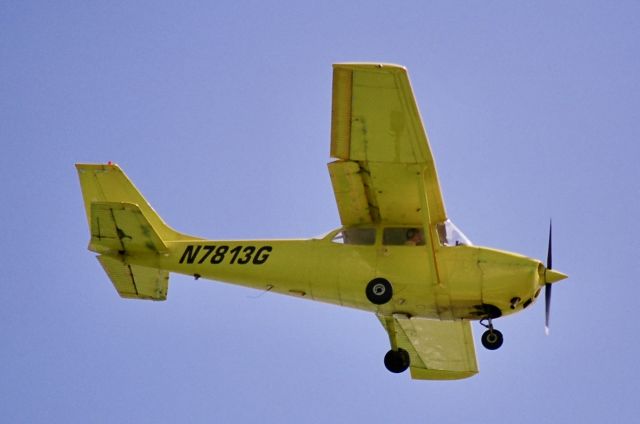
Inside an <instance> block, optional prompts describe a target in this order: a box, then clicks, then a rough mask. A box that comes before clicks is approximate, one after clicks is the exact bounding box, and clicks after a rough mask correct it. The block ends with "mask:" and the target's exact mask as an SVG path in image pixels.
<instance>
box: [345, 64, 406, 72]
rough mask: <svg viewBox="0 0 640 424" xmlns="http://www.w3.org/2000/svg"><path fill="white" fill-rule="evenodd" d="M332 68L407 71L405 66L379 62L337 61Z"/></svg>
mask: <svg viewBox="0 0 640 424" xmlns="http://www.w3.org/2000/svg"><path fill="white" fill-rule="evenodd" d="M333 69H349V70H352V71H353V70H380V69H384V70H387V71H399V72H407V68H406V67H404V66H402V65H397V64H395V63H381V62H339V63H334V64H333Z"/></svg>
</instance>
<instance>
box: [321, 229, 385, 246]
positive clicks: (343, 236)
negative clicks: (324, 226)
mask: <svg viewBox="0 0 640 424" xmlns="http://www.w3.org/2000/svg"><path fill="white" fill-rule="evenodd" d="M331 241H332V242H334V243H343V244H360V245H371V244H374V243H375V242H376V229H375V228H345V229H344V230H342V231H340V232H339V233H338V234H336V235H335V236H334V237H333V238H332V239H331Z"/></svg>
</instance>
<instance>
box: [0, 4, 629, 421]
mask: <svg viewBox="0 0 640 424" xmlns="http://www.w3.org/2000/svg"><path fill="white" fill-rule="evenodd" d="M211 3H214V4H211ZM318 3H320V2H318ZM638 16H640V4H639V3H638V2H633V1H628V2H627V1H619V2H615V3H612V2H590V1H573V2H572V1H563V2H535V3H533V2H523V1H522V2H521V1H513V2H500V1H467V2H451V1H440V2H432V1H389V2H376V1H349V2H346V1H342V2H339V1H327V2H321V4H312V3H311V2H287V1H282V2H280V1H279V2H269V1H254V2H250V1H234V2H231V1H217V2H195V1H187V2H163V1H153V2H151V1H147V2H143V1H141V2H124V1H122V2H117V1H116V2H89V3H88V2H29V1H25V2H22V1H20V2H18V1H5V2H3V3H2V4H1V5H0V143H1V145H2V152H3V154H2V155H1V156H0V177H1V178H0V181H1V184H2V195H3V198H4V207H3V208H2V209H0V218H1V221H0V222H2V223H3V237H2V238H1V239H0V240H2V241H1V243H0V249H1V252H0V253H1V254H2V262H1V263H2V268H3V273H2V275H3V278H2V283H1V284H0V337H1V338H2V342H1V343H0V376H2V378H1V379H0V416H2V417H3V420H6V421H7V422H154V423H158V422H185V421H187V422H265V421H266V422H312V423H315V422H318V423H319V422H353V421H365V420H366V421H368V422H390V421H392V420H393V421H396V422H439V423H449V422H452V423H453V422H463V421H464V422H488V421H491V422H496V423H500V422H513V421H517V422H520V423H534V422H535V423H538V422H568V421H572V422H602V421H603V420H608V421H610V420H614V421H616V422H628V421H633V420H635V419H636V416H637V412H638V411H639V408H638V405H637V381H638V378H639V377H640V372H639V371H638V367H637V365H636V361H637V358H638V355H639V354H640V342H639V341H638V338H637V337H638V336H637V335H638V330H639V326H638V324H637V321H636V320H635V316H634V313H633V311H634V308H635V307H636V304H637V299H638V296H639V295H640V293H639V289H638V284H637V278H638V274H639V271H640V270H639V269H638V263H639V261H638V259H639V252H640V249H639V243H638V237H639V235H640V231H639V230H640V223H639V221H638V219H637V217H638V216H639V213H640V202H639V195H640V184H639V182H638V176H639V174H640V172H639V171H638V156H639V153H640V148H639V147H638V138H639V136H640V115H639V111H640V80H639V78H638V75H640V47H639V43H638V40H640V25H638ZM340 61H374V62H392V63H399V64H402V65H405V66H407V67H408V69H409V73H410V77H411V80H412V83H413V87H414V91H415V94H416V98H417V101H418V104H419V106H420V108H421V111H422V115H423V118H424V121H425V125H426V127H427V131H428V134H429V137H430V140H431V147H432V150H433V152H434V155H435V158H436V162H437V165H438V171H439V176H440V180H441V184H442V191H443V195H444V199H445V203H446V205H447V210H448V212H449V215H450V216H451V217H452V218H453V220H454V221H455V222H456V223H457V225H458V226H459V227H460V228H461V229H462V230H463V231H464V232H465V233H466V234H467V235H468V236H469V237H470V238H471V240H473V241H474V242H475V243H476V244H479V245H486V246H493V247H498V248H502V249H506V250H512V251H516V252H521V253H524V254H526V255H529V256H533V257H537V258H543V257H544V256H545V253H546V242H547V239H546V238H547V226H548V220H549V218H550V217H553V220H554V265H555V266H556V267H557V268H558V269H560V270H562V271H563V272H566V273H568V274H569V275H570V279H569V280H566V281H563V282H562V283H561V284H558V285H557V286H556V287H555V289H554V298H553V310H552V330H551V335H550V336H549V337H545V336H544V331H543V321H544V311H543V309H544V308H543V304H542V302H540V303H537V304H536V305H535V306H534V307H532V308H531V309H529V310H527V311H526V312H525V313H522V314H518V315H515V316H511V317H507V318H505V319H503V320H498V321H497V322H496V325H497V326H498V328H499V329H500V330H501V331H502V332H503V333H504V334H505V344H504V346H503V347H502V348H501V349H500V350H498V351H495V352H489V351H486V350H484V349H483V348H482V347H480V346H478V349H477V352H478V359H479V364H480V368H481V372H480V374H479V375H478V376H475V377H473V378H471V379H468V380H463V381H457V382H420V381H412V380H410V379H409V377H408V375H400V376H397V375H391V374H390V373H388V372H387V371H386V370H385V369H384V366H383V364H382V357H383V355H384V353H385V352H386V350H387V349H388V345H387V344H388V341H387V337H386V334H385V333H384V331H383V329H382V328H381V326H380V324H379V323H378V322H377V320H376V319H375V318H374V317H373V316H372V315H370V314H367V313H364V312H360V311H354V310H347V309H341V308H338V307H335V306H329V305H324V304H316V303H312V302H307V301H303V300H299V299H293V298H287V297H279V296H277V295H269V294H266V295H263V296H260V297H257V295H259V293H257V292H255V291H251V290H248V289H244V288H241V287H234V286H230V285H225V284H218V283H213V282H206V281H203V280H200V281H197V282H195V281H193V280H192V279H189V278H186V277H182V276H177V275H174V276H172V278H171V285H170V289H169V299H168V301H167V302H164V303H152V302H142V301H125V300H122V299H120V298H119V297H118V296H117V294H116V293H115V291H114V290H113V288H112V286H111V283H110V282H109V281H108V279H107V277H106V275H105V274H104V273H103V271H102V269H101V268H100V266H99V264H98V262H97V261H96V260H95V259H94V257H93V256H94V255H93V254H92V253H90V252H88V251H87V250H86V246H87V244H88V237H89V235H88V229H87V224H86V219H85V215H84V210H83V205H82V200H81V195H80V191H79V184H78V181H77V176H76V173H75V169H74V167H73V164H74V163H76V162H106V161H109V160H111V161H114V162H117V163H118V164H120V165H121V166H122V167H123V168H124V170H125V171H126V172H127V173H128V174H129V176H130V177H131V178H132V179H133V181H134V182H135V183H136V185H137V186H138V187H139V188H140V189H141V190H142V191H143V193H144V194H145V195H146V196H147V198H148V199H149V201H150V202H151V204H152V205H153V206H154V208H155V209H156V210H157V211H158V212H159V213H160V214H161V215H162V216H163V218H164V219H165V220H166V221H167V222H169V223H170V224H171V225H173V226H174V227H176V228H177V229H179V230H181V231H184V232H186V233H193V234H199V235H203V236H206V237H211V238H281V237H310V236H314V235H317V234H320V233H323V232H325V231H328V230H330V229H332V228H335V227H337V226H338V225H339V218H338V214H337V209H336V207H335V202H334V199H333V193H332V191H331V184H330V179H329V176H328V172H327V169H326V163H327V162H328V161H329V157H328V152H329V134H330V107H331V105H330V100H331V64H332V63H334V62H340ZM474 330H475V337H476V339H479V336H480V334H481V328H480V327H479V326H478V325H476V324H474Z"/></svg>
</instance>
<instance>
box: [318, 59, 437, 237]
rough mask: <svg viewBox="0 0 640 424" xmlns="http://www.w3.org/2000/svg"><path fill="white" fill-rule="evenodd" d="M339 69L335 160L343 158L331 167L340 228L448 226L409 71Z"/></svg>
mask: <svg viewBox="0 0 640 424" xmlns="http://www.w3.org/2000/svg"><path fill="white" fill-rule="evenodd" d="M333 68H334V69H333V106H332V122H331V156H332V157H334V158H337V159H339V160H337V161H335V162H332V163H330V164H329V172H330V174H331V181H332V184H333V189H334V193H335V196H336V201H337V203H338V210H339V212H340V219H341V221H342V224H343V225H356V224H364V223H378V222H383V223H394V224H413V225H419V224H423V223H424V221H425V217H428V221H429V222H431V223H435V222H442V221H444V220H446V219H447V216H446V212H445V208H444V203H443V201H442V195H441V193H440V185H439V183H438V176H437V173H436V168H435V163H434V161H433V156H432V154H431V150H430V148H429V141H428V139H427V134H426V132H425V130H424V126H423V124H422V119H421V118H420V112H419V111H418V106H417V105H416V102H415V99H414V96H413V91H412V89H411V84H410V83H409V78H408V76H407V71H406V69H405V68H403V67H401V66H397V65H373V64H337V65H334V67H333ZM425 197H426V205H425ZM425 207H426V208H427V209H428V210H426V211H425V210H423V209H424V208H425Z"/></svg>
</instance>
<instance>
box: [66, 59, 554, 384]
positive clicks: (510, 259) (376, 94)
mask: <svg viewBox="0 0 640 424" xmlns="http://www.w3.org/2000/svg"><path fill="white" fill-rule="evenodd" d="M331 138H332V139H331V155H332V156H333V157H334V158H337V159H338V160H337V161H334V162H332V163H330V164H329V172H330V175H331V181H332V185H333V189H334V193H335V197H336V202H337V205H338V210H339V213H340V219H341V221H342V224H343V227H342V228H341V229H337V230H335V231H333V232H331V233H329V234H328V235H327V236H325V237H323V238H317V239H300V240H204V239H201V238H198V237H194V236H189V235H186V234H183V233H180V232H178V231H176V230H174V229H172V228H171V227H169V226H168V225H167V224H165V222H164V221H163V220H162V219H161V218H160V216H159V215H158V214H157V213H156V212H155V211H154V210H153V208H152V207H151V206H150V205H149V204H148V202H147V201H146V200H145V199H144V197H143V196H142V194H141V193H140V192H139V191H138V190H137V189H136V187H135V186H134V185H133V184H132V183H131V181H130V180H129V179H128V178H127V176H126V175H125V174H124V172H122V170H121V169H120V168H119V167H118V166H117V165H114V164H99V165H94V164H78V165H76V167H77V170H78V174H79V178H80V184H81V188H82V194H83V198H84V203H85V209H86V213H87V220H88V223H89V226H90V232H91V241H90V244H89V249H90V250H92V251H94V252H96V253H98V254H99V255H100V256H99V257H98V259H99V261H100V263H101V264H102V266H103V268H104V270H105V271H106V273H107V274H108V276H109V278H110V279H111V281H112V283H113V284H114V286H115V288H116V290H117V291H118V293H119V294H120V295H121V296H123V297H128V298H138V299H151V300H164V299H166V295H167V290H168V279H169V273H170V272H175V273H179V274H184V275H190V276H192V277H194V278H196V279H198V278H204V279H211V280H216V281H221V282H226V283H231V284H239V285H243V286H246V287H251V288H254V289H258V290H262V291H268V292H270V293H279V294H284V295H289V296H295V297H300V298H305V299H310V300H315V301H320V302H327V303H332V304H336V305H341V306H345V307H350V308H357V309H361V310H365V311H370V312H374V313H375V314H377V316H378V317H379V318H380V320H381V322H382V323H383V325H384V326H385V328H386V329H387V330H388V332H389V336H390V343H391V347H392V349H397V348H403V349H405V350H406V351H407V352H409V355H410V357H411V375H412V377H413V378H416V379H458V378H465V377H469V376H472V375H474V374H475V373H477V372H478V368H477V363H476V359H475V350H474V346H473V337H472V332H471V327H470V323H469V320H480V319H483V318H487V317H492V318H497V317H498V316H504V315H508V314H512V313H515V312H519V311H521V310H523V309H525V308H526V307H528V306H529V305H530V304H531V303H533V302H534V301H535V300H536V299H537V297H538V295H539V293H540V288H541V287H542V286H544V284H545V282H546V283H555V282H557V281H560V280H562V279H564V278H566V275H565V274H562V273H561V272H559V271H555V270H548V269H546V268H545V267H544V265H543V264H542V263H541V262H540V261H538V260H536V259H531V258H527V257H524V256H522V255H518V254H515V253H510V252H504V251H500V250H495V249H489V248H483V247H477V246H471V245H470V244H469V243H468V242H465V239H464V237H462V238H461V240H462V243H459V242H458V241H454V240H453V238H452V239H449V238H448V237H449V236H448V235H447V231H449V230H447V228H449V229H451V228H452V227H451V225H450V224H451V223H450V222H449V221H448V220H447V215H446V212H445V207H444V202H443V200H442V195H441V193H440V187H439V184H438V177H437V172H436V168H435V163H434V160H433V157H432V154H431V150H430V148H429V144H428V139H427V135H426V132H425V131H424V127H423V124H422V119H421V117H420V114H419V112H418V108H417V105H416V102H415V100H414V97H413V93H412V90H411V86H410V83H409V79H408V76H407V73H406V70H405V69H404V68H403V67H400V66H396V65H371V64H340V65H335V66H334V83H333V106H332V131H331ZM450 227H451V228H450ZM398 235H399V236H398ZM404 236H406V240H405V239H402V237H404ZM398 237H400V239H398ZM374 280H375V281H385V282H386V283H388V284H389V287H390V288H391V289H392V296H391V298H390V299H389V300H388V301H387V300H385V301H381V302H380V303H375V302H374V301H373V300H371V298H370V297H368V296H370V293H369V294H368V293H367V291H366V289H367V287H368V285H369V283H370V282H372V281H374Z"/></svg>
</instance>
